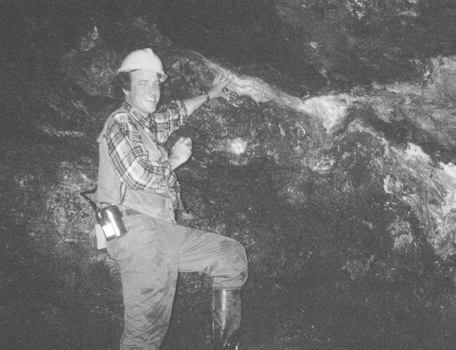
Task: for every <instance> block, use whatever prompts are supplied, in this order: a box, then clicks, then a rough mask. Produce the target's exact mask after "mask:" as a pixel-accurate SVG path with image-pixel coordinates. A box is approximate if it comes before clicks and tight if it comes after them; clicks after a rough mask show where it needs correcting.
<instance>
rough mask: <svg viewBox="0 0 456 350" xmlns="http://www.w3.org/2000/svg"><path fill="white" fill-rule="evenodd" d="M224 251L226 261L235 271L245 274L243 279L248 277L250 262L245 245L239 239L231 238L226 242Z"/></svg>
mask: <svg viewBox="0 0 456 350" xmlns="http://www.w3.org/2000/svg"><path fill="white" fill-rule="evenodd" d="M224 252H225V254H224V255H225V259H226V261H225V263H226V264H227V265H229V266H231V269H232V270H233V271H236V272H237V273H238V274H240V275H243V276H244V278H243V279H245V280H246V279H247V272H248V263H247V254H246V252H245V248H244V246H243V245H242V244H241V243H239V242H238V241H236V240H234V239H232V238H229V239H228V240H227V241H226V242H225V243H224Z"/></svg>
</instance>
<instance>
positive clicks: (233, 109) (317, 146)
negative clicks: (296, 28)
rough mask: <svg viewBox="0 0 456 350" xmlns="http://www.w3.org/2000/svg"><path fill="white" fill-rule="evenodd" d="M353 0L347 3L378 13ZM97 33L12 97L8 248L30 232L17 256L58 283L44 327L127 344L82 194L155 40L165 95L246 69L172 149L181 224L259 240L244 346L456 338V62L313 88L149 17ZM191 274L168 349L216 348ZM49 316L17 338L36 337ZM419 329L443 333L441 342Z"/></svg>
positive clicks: (111, 270) (199, 285) (202, 281)
mask: <svg viewBox="0 0 456 350" xmlns="http://www.w3.org/2000/svg"><path fill="white" fill-rule="evenodd" d="M328 3H329V2H328ZM405 3H407V4H408V5H407V6H409V7H410V8H414V6H415V4H414V3H413V2H411V1H409V2H404V4H405ZM287 4H288V3H287ZM355 4H357V5H356V6H358V7H356V9H350V8H348V10H350V11H351V12H350V13H353V11H354V12H355V13H358V14H362V13H364V12H362V10H363V9H364V7H363V3H362V2H352V5H353V6H355ZM288 5H290V4H288ZM291 5H293V6H301V7H302V5H303V4H299V3H296V2H294V3H292V4H291ZM309 6H310V5H309ZM312 6H314V9H313V11H315V6H317V4H316V3H315V4H313V5H312ZM334 6H335V9H336V10H337V9H339V10H340V6H341V5H337V6H336V5H335V4H334ZM379 6H380V5H379ZM409 7H407V8H406V9H409ZM344 9H345V10H344V11H346V8H345V7H344ZM348 10H347V11H348ZM355 10H356V11H355ZM340 11H342V10H340ZM363 11H364V10H363ZM284 16H285V15H284ZM363 16H364V15H363ZM366 16H367V14H366ZM94 33H95V34H94ZM87 35H88V36H87ZM87 35H86V36H83V37H82V39H81V41H80V42H81V43H83V45H82V44H81V45H80V46H78V47H77V48H74V49H72V50H68V52H67V54H66V55H64V56H62V59H61V61H60V62H59V67H58V74H56V75H55V76H54V77H55V80H53V81H44V80H35V81H32V82H29V84H28V89H26V90H24V91H22V92H21V94H19V95H17V96H15V99H14V100H11V101H14V102H16V103H14V104H13V103H11V106H14V108H13V107H11V108H9V109H8V110H7V115H6V117H5V120H6V122H7V125H8V128H9V129H8V130H9V132H8V133H5V138H4V139H3V140H2V142H3V143H4V146H5V148H6V149H7V155H8V157H7V161H6V162H5V163H4V165H3V166H4V168H5V171H4V172H3V174H6V175H4V177H5V190H6V189H7V190H8V193H9V194H10V196H9V200H8V201H7V202H5V212H7V213H9V219H10V220H9V221H8V230H7V232H8V233H9V234H8V236H7V238H8V239H7V240H6V241H5V242H4V249H5V250H7V251H8V249H9V248H8V247H10V246H11V244H12V242H16V240H15V235H14V234H13V232H15V231H17V236H18V237H20V240H22V241H24V242H26V244H25V245H24V246H21V247H17V249H13V250H10V252H11V254H12V255H14V254H16V255H17V256H22V257H27V256H33V259H34V260H33V259H32V260H27V259H25V258H24V259H25V260H24V261H26V263H24V264H23V266H26V270H27V271H28V272H27V273H25V275H24V276H31V275H33V274H35V273H36V271H45V272H42V273H43V276H44V277H46V278H44V280H45V281H47V286H46V288H44V289H40V288H37V291H39V292H40V293H42V295H48V293H47V292H48V291H49V290H54V294H51V297H49V298H44V297H42V295H41V294H39V293H37V294H33V295H30V294H27V293H26V294H25V297H24V299H25V300H27V301H28V302H30V303H31V304H33V303H32V302H31V300H33V299H34V298H35V300H38V301H39V303H38V304H39V307H37V309H36V310H35V311H34V312H33V313H32V315H33V316H34V318H37V319H43V320H44V321H43V323H42V325H44V326H46V327H47V328H48V329H51V330H53V331H54V332H55V334H57V335H55V334H53V333H52V332H50V333H48V334H47V336H48V338H47V339H48V340H49V341H54V342H59V343H71V344H81V343H89V344H100V343H110V342H112V343H115V342H116V341H117V340H116V339H117V336H118V335H119V333H120V329H121V299H120V284H119V280H118V274H117V271H116V267H115V265H114V264H112V261H111V260H110V259H109V257H108V256H107V255H106V253H99V252H97V251H96V250H95V249H94V246H93V232H92V224H93V217H92V213H91V209H90V207H89V206H88V204H87V203H85V202H84V200H83V199H82V198H81V197H80V196H79V192H80V191H81V190H83V189H87V188H90V187H92V186H93V185H94V183H95V180H96V179H95V174H96V163H97V155H96V147H95V146H94V145H95V139H96V136H97V133H98V132H99V130H101V128H102V125H103V123H104V120H105V118H106V117H107V115H108V114H109V112H110V111H111V110H113V109H114V108H115V105H116V104H117V103H118V102H119V101H118V100H117V99H116V97H115V95H114V93H113V90H112V89H111V85H110V82H111V79H112V77H113V74H114V71H115V67H116V66H117V65H118V63H119V62H120V60H121V59H122V57H123V56H124V54H125V53H126V52H128V51H129V50H131V49H133V48H137V47H147V46H153V47H154V49H156V51H157V52H158V53H159V55H160V56H161V57H162V58H163V60H164V63H165V69H166V71H167V72H168V73H169V76H170V78H169V80H168V81H167V82H166V84H165V85H164V88H163V92H164V93H163V96H162V98H163V101H164V102H166V101H169V100H170V99H171V98H185V97H189V96H192V95H195V94H198V93H201V92H203V91H205V90H206V89H207V88H208V87H209V86H210V84H211V81H212V79H213V77H214V76H215V75H216V74H217V73H219V72H220V71H224V72H227V73H228V74H229V75H231V77H232V83H231V84H230V85H229V86H228V95H229V96H228V98H227V99H224V100H223V99H219V100H213V101H211V102H209V103H208V104H206V105H204V106H203V107H202V108H201V109H199V110H198V111H197V112H196V113H195V114H194V115H193V116H192V118H191V121H190V122H189V124H188V125H187V126H186V127H184V128H182V129H181V130H179V131H178V132H177V133H176V134H175V135H173V138H172V139H171V140H170V142H169V144H170V145H172V142H173V140H175V139H176V138H177V137H178V136H181V135H185V136H189V137H192V139H193V140H194V153H193V157H192V159H191V160H190V161H189V162H188V163H187V164H185V166H183V167H182V168H180V169H179V171H178V175H179V178H180V180H181V182H182V184H183V189H184V190H183V195H184V199H185V202H186V205H187V207H188V208H189V209H190V214H187V215H180V216H179V221H180V222H181V223H182V224H185V225H188V226H191V227H196V228H200V229H205V230H209V231H213V232H216V233H218V234H223V235H227V236H230V237H234V238H236V239H238V240H239V241H241V242H242V243H243V244H244V245H245V247H246V249H247V252H248V256H249V264H250V271H251V273H250V279H249V282H248V285H247V286H246V289H245V317H244V330H245V331H244V338H245V342H246V343H247V344H249V345H252V346H262V345H264V346H270V347H272V346H276V347H280V348H284V347H286V346H294V345H299V346H302V345H315V344H319V345H322V344H325V345H333V344H340V343H363V342H369V343H383V342H388V341H390V339H391V336H394V340H395V342H397V343H403V344H405V343H411V342H412V343H416V342H424V341H426V339H431V340H433V341H437V342H440V344H450V343H451V342H452V341H453V340H454V339H455V337H456V334H455V332H454V331H453V330H452V325H451V322H450V321H451V320H452V318H454V315H455V313H454V312H456V310H455V309H454V305H455V304H454V299H453V298H452V288H453V287H452V284H451V279H452V271H453V263H452V261H453V258H454V254H455V247H454V237H453V232H454V224H455V223H454V209H453V208H454V204H455V203H454V201H455V199H456V197H455V189H456V177H455V176H456V171H455V166H454V155H453V154H454V141H453V140H454V130H455V129H454V127H453V120H454V118H453V109H454V105H453V103H454V101H453V100H454V98H453V88H454V87H453V84H452V81H453V79H452V77H453V74H454V71H456V69H455V67H456V66H455V65H454V59H453V58H452V57H438V58H431V59H429V60H428V61H427V65H426V67H425V68H426V69H425V70H424V71H426V75H423V76H422V77H420V78H419V79H417V80H415V81H414V82H411V83H407V82H405V83H404V82H403V83H397V84H390V85H386V84H384V85H380V84H369V85H364V86H359V87H355V88H352V89H348V90H346V91H345V92H343V93H338V92H333V93H326V94H321V95H316V96H306V97H304V98H302V97H299V96H295V95H293V94H292V93H290V92H285V91H283V90H281V89H280V88H278V87H277V86H273V85H270V84H268V83H266V82H265V81H264V80H262V79H260V78H258V77H254V76H249V75H246V74H243V73H242V72H240V71H237V70H236V69H233V68H227V67H226V66H225V65H223V64H221V63H220V62H215V61H214V60H209V59H207V58H205V57H203V56H201V55H199V54H197V53H194V52H189V51H185V50H182V49H178V48H176V47H175V46H174V45H172V43H171V42H170V41H169V40H167V39H166V38H164V37H163V36H161V35H160V33H159V32H158V31H157V29H156V27H155V26H154V25H152V24H150V23H149V22H147V21H146V20H144V19H140V20H139V19H136V20H132V21H126V22H122V23H118V24H117V25H115V26H113V27H111V33H110V34H109V33H107V32H106V31H104V32H103V31H102V30H101V29H100V30H99V29H97V30H95V29H94V27H93V28H91V30H90V31H89V32H88V34H87ZM113 38H116V40H114V39H113ZM3 97H4V96H3ZM24 131H25V132H24ZM23 133H25V135H26V137H25V138H24V137H21V135H22V134H23ZM18 159H19V160H25V161H24V162H22V161H19V160H18ZM6 180H7V181H6ZM14 198H16V199H19V201H18V203H19V204H20V205H19V204H14ZM7 204H8V205H7ZM24 208H27V210H25V209H24ZM23 247H26V249H24V248H23ZM13 252H14V254H13ZM27 254H28V255H27ZM16 255H14V256H16ZM46 259H47V260H46ZM43 260H44V261H46V262H42V261H43ZM30 261H32V262H30ZM37 261H38V262H40V264H41V265H40V264H36V262H37ZM54 266H57V267H54ZM0 277H2V283H3V284H2V285H4V286H5V287H4V288H5V289H4V290H16V289H14V288H16V287H17V288H18V289H20V288H19V287H18V286H19V284H15V281H19V280H21V278H19V277H17V279H16V280H14V278H12V277H11V274H10V273H7V272H4V274H3V275H2V276H0ZM179 283H180V286H181V288H180V289H179V292H178V296H177V300H176V308H175V313H174V318H173V323H172V325H171V329H170V333H169V336H168V338H167V343H166V344H165V348H166V347H168V348H173V346H176V344H187V343H188V342H189V339H192V340H191V343H190V344H193V343H194V344H208V342H209V340H208V337H207V335H208V334H209V327H210V324H209V319H208V317H207V316H208V314H209V311H208V310H209V302H208V300H209V298H208V295H209V292H210V281H208V280H207V279H206V278H205V277H204V276H200V275H192V274H190V275H184V276H182V277H181V279H180V282H179ZM14 286H16V287H14ZM52 286H55V287H54V288H52ZM43 290H45V291H46V293H43V292H42V291H43ZM11 294H13V293H11ZM37 295H38V296H37ZM10 297H11V295H10ZM20 300H22V299H20V298H19V301H20ZM56 300H57V301H59V302H58V303H57V302H56ZM19 301H18V304H20V302H19ZM67 302H68V303H67ZM68 305H70V306H71V307H68ZM264 305H268V307H267V308H265V307H264ZM443 308H444V309H445V310H446V311H445V312H446V313H445V314H442V311H441V310H442V309H443ZM2 310H3V312H4V314H5V315H6V316H8V317H9V316H11V315H13V313H14V310H13V309H11V308H7V307H6V306H5V305H4V306H3V309H2ZM75 310H79V311H78V312H76V311H75ZM347 312H350V315H352V318H351V319H350V320H347V319H346V313H347ZM426 315H427V316H426ZM425 316H426V317H425ZM417 317H418V318H419V319H420V321H421V322H418V323H416V322H415V323H413V322H414V320H416V318H417ZM23 319H24V320H26V319H27V318H26V317H25V316H24V318H23ZM23 319H18V321H17V323H13V324H14V325H17V324H20V323H21V321H22V320H23ZM87 321H88V322H87ZM410 323H412V324H413V326H410ZM75 324H78V326H77V327H76V331H71V330H69V329H70V328H71V326H72V325H73V326H74V325H75ZM87 324H88V325H89V326H87ZM100 324H103V325H102V326H99V325H100ZM379 324H380V325H381V327H379ZM388 324H393V326H391V327H388V326H386V325H388ZM435 324H436V325H437V326H432V325H435ZM90 325H93V327H90ZM11 327H12V328H11V330H12V333H11V334H14V332H13V329H14V328H13V326H11ZM40 327H42V326H40V324H37V325H35V326H34V327H33V328H32V331H31V332H29V334H28V335H26V333H25V332H23V333H19V336H20V337H24V336H25V337H26V338H25V339H27V340H29V341H30V342H33V341H36V340H37V339H40V338H39V334H40V331H42V329H41V328H40ZM46 327H43V328H46ZM395 327H397V329H396V328H395ZM432 327H434V328H432ZM423 329H428V330H429V329H431V332H430V333H431V334H430V335H429V338H423V332H422V331H423ZM112 330H114V331H112ZM100 332H101V334H102V335H101V336H100ZM428 334H429V333H428ZM442 334H446V336H442ZM8 339H9V340H10V342H15V341H17V339H18V338H14V336H10V338H8ZM27 340H26V341H27Z"/></svg>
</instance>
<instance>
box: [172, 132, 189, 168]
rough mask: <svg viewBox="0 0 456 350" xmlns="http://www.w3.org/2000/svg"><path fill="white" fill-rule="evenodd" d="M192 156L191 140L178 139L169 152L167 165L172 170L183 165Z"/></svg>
mask: <svg viewBox="0 0 456 350" xmlns="http://www.w3.org/2000/svg"><path fill="white" fill-rule="evenodd" d="M191 155H192V140H191V139H190V138H188V137H180V138H179V140H177V141H176V143H175V144H174V146H173V149H172V150H171V156H170V157H169V164H171V169H172V170H174V169H176V168H178V167H179V166H181V165H182V164H184V163H185V162H186V161H187V160H188V159H189V158H190V156H191Z"/></svg>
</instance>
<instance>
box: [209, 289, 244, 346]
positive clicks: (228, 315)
mask: <svg viewBox="0 0 456 350" xmlns="http://www.w3.org/2000/svg"><path fill="white" fill-rule="evenodd" d="M240 327H241V290H240V289H231V290H229V289H215V290H214V293H213V296H212V341H213V346H214V350H240V347H239V346H240V345H239V331H240Z"/></svg>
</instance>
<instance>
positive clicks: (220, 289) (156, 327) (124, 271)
mask: <svg viewBox="0 0 456 350" xmlns="http://www.w3.org/2000/svg"><path fill="white" fill-rule="evenodd" d="M118 79H119V81H121V84H122V90H123V93H124V97H125V98H124V102H123V104H122V106H121V107H120V108H119V109H118V110H116V111H115V112H114V113H112V114H111V116H110V117H109V118H108V119H107V121H106V123H105V126H104V128H103V131H102V132H101V134H100V136H99V138H98V142H99V152H100V164H99V170H98V190H97V200H98V201H99V203H100V204H101V205H102V206H103V205H111V204H115V205H117V206H118V207H119V209H120V210H121V212H122V214H123V217H122V219H123V222H124V224H125V227H126V229H127V233H126V234H124V235H122V236H121V237H119V238H115V239H113V240H111V241H108V242H107V250H108V253H109V254H110V256H111V257H112V258H113V259H114V260H115V261H116V262H117V263H118V265H119V267H120V274H121V280H122V293H123V301H124V307H125V312H124V313H125V314H124V331H123V335H122V339H121V342H120V348H121V349H154V350H155V349H159V348H160V345H161V343H162V341H163V338H164V336H165V334H166V331H167V329H168V324H169V319H170V315H171V309H172V304H173V299H174V294H175V290H176V281H177V275H178V272H179V271H183V272H194V271H198V272H204V273H207V274H208V275H210V276H211V277H212V284H213V297H212V306H213V312H212V314H213V322H212V323H213V327H212V328H213V341H214V349H238V346H239V345H238V333H239V327H240V320H241V318H240V312H241V309H240V306H241V304H240V288H241V287H242V286H243V285H244V283H245V282H246V279H247V257H246V255H245V250H244V248H243V247H242V245H241V244H240V243H239V242H237V241H235V240H233V239H231V238H228V237H224V236H221V235H217V234H213V233H208V232H204V231H199V230H195V229H191V228H187V227H183V226H180V225H177V224H176V221H175V218H174V209H175V208H176V206H177V205H178V203H179V196H180V193H179V186H178V184H177V181H176V176H175V173H174V170H175V169H176V168H178V167H179V166H180V165H182V164H183V163H185V162H186V161H187V160H188V159H189V157H190V156H191V147H192V144H191V140H190V139H187V138H180V139H179V140H178V141H177V142H176V143H175V145H174V147H173V149H172V151H171V152H170V153H171V154H169V155H168V154H167V151H166V149H165V148H164V146H163V143H164V142H166V140H167V139H168V137H169V135H170V134H171V133H172V132H173V131H174V130H175V129H177V128H178V127H180V126H181V125H183V124H184V123H185V122H186V120H187V118H188V117H189V116H190V115H191V114H192V113H193V112H194V111H195V110H196V109H197V108H199V107H200V106H201V105H203V104H204V103H206V102H207V101H209V100H210V99H213V98H217V97H220V96H222V94H223V89H224V88H225V86H226V85H227V83H228V79H227V78H226V77H223V76H222V77H217V78H216V79H215V81H214V83H213V85H212V87H211V88H210V89H209V90H208V92H207V93H206V94H204V95H201V96H196V97H194V98H191V99H188V100H184V101H173V102H172V103H171V104H170V105H169V106H168V107H167V108H165V109H163V111H162V112H156V106H157V103H158V101H159V99H160V83H161V82H163V81H164V80H165V79H166V75H165V73H164V72H163V67H162V63H161V61H160V59H159V58H158V57H157V56H156V55H155V54H154V52H153V51H152V50H151V49H144V50H137V51H133V52H132V53H130V54H129V55H128V56H127V57H126V58H125V60H124V61H123V62H122V64H121V66H120V69H119V71H118Z"/></svg>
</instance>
